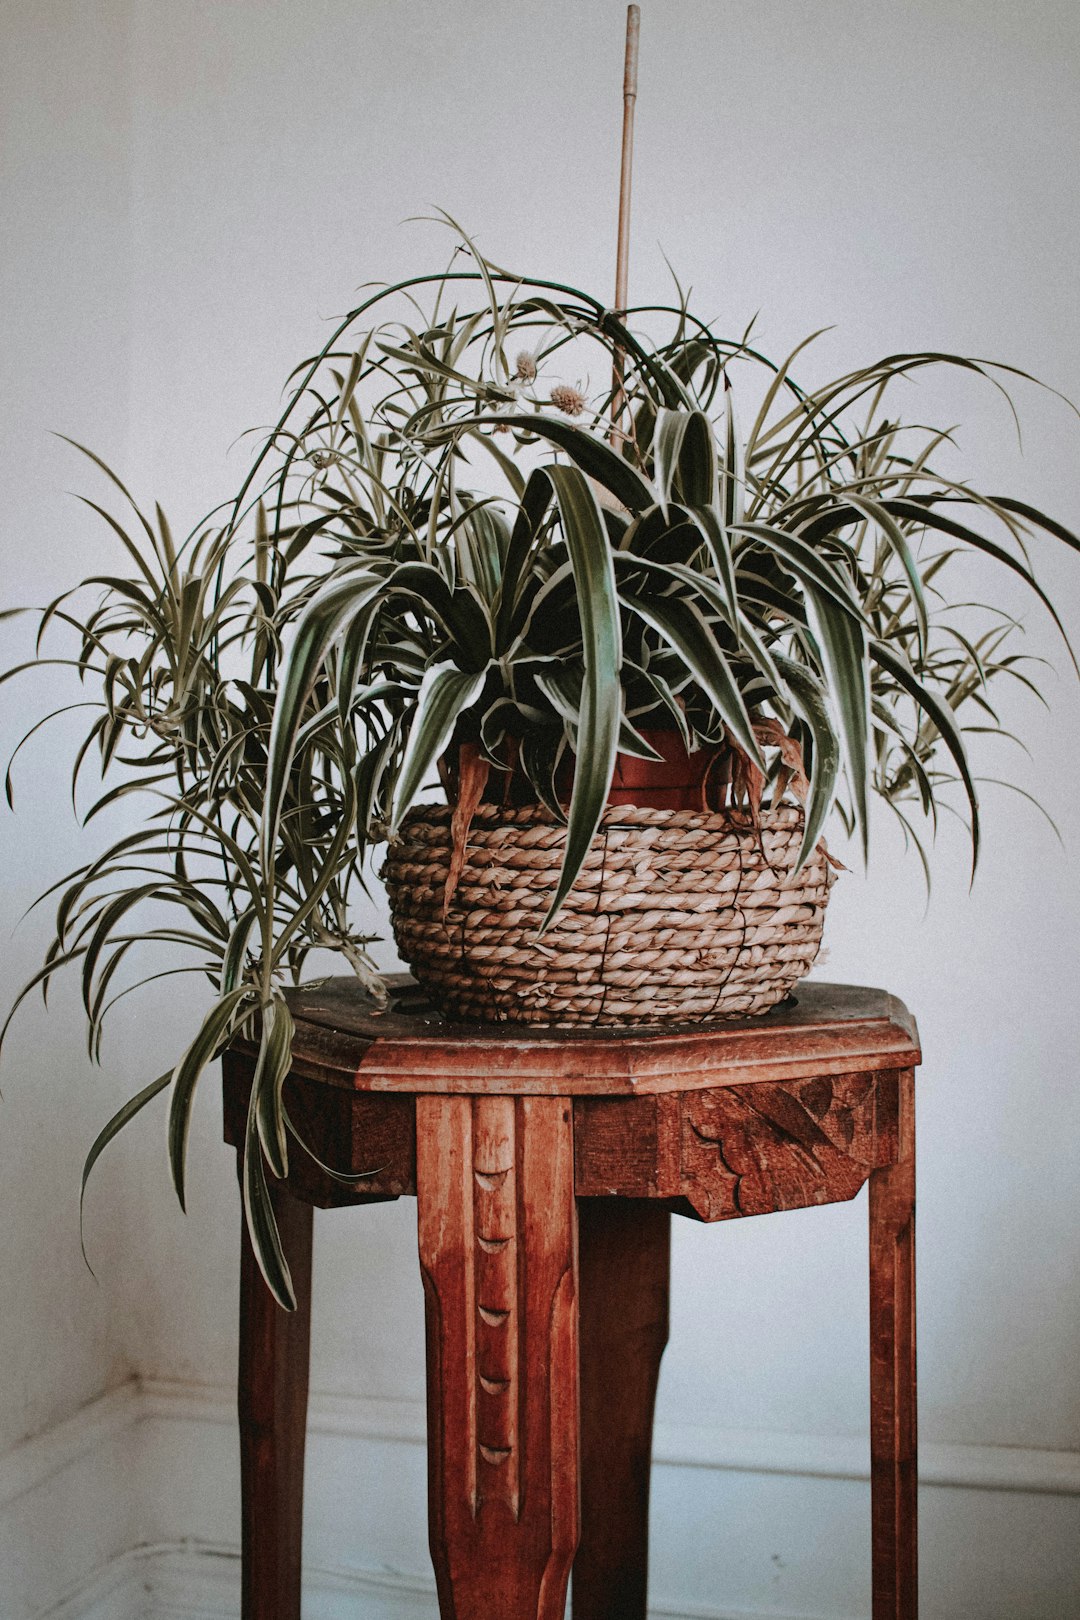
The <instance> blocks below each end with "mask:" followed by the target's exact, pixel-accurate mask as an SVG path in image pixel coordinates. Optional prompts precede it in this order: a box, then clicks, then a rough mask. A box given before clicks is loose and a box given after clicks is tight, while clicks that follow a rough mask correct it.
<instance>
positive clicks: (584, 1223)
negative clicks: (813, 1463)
mask: <svg viewBox="0 0 1080 1620" xmlns="http://www.w3.org/2000/svg"><path fill="white" fill-rule="evenodd" d="M578 1235H579V1242H580V1250H581V1259H580V1266H581V1282H580V1289H581V1546H580V1547H579V1548H578V1553H577V1557H576V1558H575V1560H574V1620H645V1598H646V1587H647V1582H648V1538H649V1473H650V1467H651V1463H652V1425H653V1407H654V1405H655V1402H656V1383H657V1379H658V1378H659V1376H660V1358H661V1356H662V1355H663V1353H664V1346H665V1345H666V1343H667V1337H668V1285H669V1278H670V1271H671V1216H670V1214H669V1213H668V1211H667V1210H666V1209H664V1208H662V1207H661V1206H660V1205H658V1204H655V1203H652V1202H650V1201H649V1200H648V1199H638V1198H582V1199H581V1200H580V1201H579V1203H578Z"/></svg>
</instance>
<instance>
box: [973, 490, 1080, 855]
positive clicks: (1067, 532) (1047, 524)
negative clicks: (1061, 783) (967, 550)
mask: <svg viewBox="0 0 1080 1620" xmlns="http://www.w3.org/2000/svg"><path fill="white" fill-rule="evenodd" d="M990 501H991V503H992V504H993V505H994V506H1000V507H1003V508H1004V509H1005V511H1006V512H1013V513H1015V515H1016V516H1017V517H1022V518H1026V519H1027V521H1028V522H1029V523H1034V524H1035V526H1036V527H1037V528H1039V529H1045V531H1046V533H1047V534H1052V535H1053V536H1054V537H1055V539H1058V540H1062V541H1064V543H1065V544H1066V545H1067V546H1071V547H1072V549H1073V551H1080V538H1077V536H1076V535H1075V534H1073V532H1072V530H1071V529H1067V528H1065V526H1064V524H1062V523H1058V522H1057V521H1056V520H1055V519H1054V518H1052V517H1047V515H1046V513H1045V512H1041V511H1040V510H1039V508H1038V507H1037V506H1029V505H1028V503H1027V502H1026V501H1014V500H1013V499H1012V497H1011V496H1009V495H991V496H990ZM1039 808H1040V810H1041V809H1042V806H1041V805H1040V806H1039ZM1055 831H1056V829H1055Z"/></svg>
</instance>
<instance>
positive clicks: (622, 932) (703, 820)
mask: <svg viewBox="0 0 1080 1620" xmlns="http://www.w3.org/2000/svg"><path fill="white" fill-rule="evenodd" d="M450 817H451V811H450V809H449V808H448V807H447V806H445V805H433V806H430V807H424V808H418V809H414V810H412V811H410V812H409V814H408V815H407V816H406V817H405V819H404V821H403V822H402V825H401V828H400V830H399V832H398V835H397V837H396V838H394V839H393V840H392V842H391V844H390V848H389V853H388V855H387V860H386V865H385V868H384V871H383V877H384V880H385V882H386V888H387V892H388V894H389V897H390V910H391V915H392V919H393V925H394V938H395V940H396V942H397V947H398V950H399V951H400V953H401V955H402V957H403V958H404V960H405V961H406V962H408V964H409V966H410V967H411V968H412V970H413V972H414V974H415V975H416V978H417V979H418V980H419V982H420V984H421V985H422V986H423V987H424V988H425V990H427V992H428V993H429V995H430V996H431V997H432V999H433V1000H434V1001H435V1002H436V1003H437V1004H438V1005H439V1006H440V1007H441V1008H442V1010H443V1012H444V1013H445V1014H446V1016H447V1017H449V1018H451V1019H455V1020H460V1021H464V1022H473V1021H479V1022H482V1023H514V1024H535V1025H562V1026H581V1025H598V1026H600V1025H609V1026H610V1025H619V1024H655V1023H672V1022H676V1023H704V1022H706V1021H709V1020H714V1019H726V1018H747V1017H752V1016H754V1015H756V1014H758V1013H764V1012H768V1010H769V1008H770V1007H774V1006H775V1005H776V1004H777V1002H779V1001H782V1000H783V999H784V997H785V996H786V995H787V994H788V993H789V991H790V990H791V988H792V986H793V985H795V984H797V983H798V981H799V980H800V979H801V978H802V977H803V975H804V974H805V973H807V972H808V971H809V969H810V968H811V966H812V965H813V962H814V958H815V957H816V956H817V953H818V947H819V946H820V944H821V930H822V925H823V923H824V918H825V906H826V903H827V901H828V898H829V889H830V888H831V886H832V882H833V878H834V873H833V871H832V869H831V867H830V865H829V861H828V858H827V856H826V854H825V846H824V844H823V843H819V844H818V846H817V848H816V849H815V850H814V852H813V853H812V855H811V856H810V857H809V859H808V860H807V862H806V864H805V865H804V866H803V868H802V870H801V871H800V872H799V873H798V874H797V875H796V874H795V863H796V861H797V859H798V854H799V848H800V845H801V842H802V830H803V816H802V811H801V810H799V809H797V808H796V807H794V806H789V805H781V806H779V807H778V808H777V809H774V810H769V811H764V812H763V813H762V815H761V819H760V824H759V826H758V827H757V828H755V827H753V826H752V825H751V824H750V822H749V818H748V817H746V816H743V815H739V814H738V813H735V814H730V813H727V812H725V813H721V814H717V813H714V812H709V811H698V810H655V809H642V808H637V807H635V806H631V805H617V806H609V808H608V809H607V810H606V811H605V812H604V817H603V820H602V821H601V824H600V830H599V832H598V833H597V836H596V838H595V839H594V840H593V845H592V848H591V849H590V850H589V853H588V856H587V857H586V860H585V865H584V867H583V869H582V872H581V874H580V876H579V877H578V880H577V882H576V883H575V884H574V887H573V889H572V890H571V892H570V894H569V895H568V896H567V899H566V901H565V902H564V904H563V907H562V909H561V911H560V912H559V914H558V916H557V917H556V918H555V920H554V922H553V923H552V925H551V927H550V928H549V929H548V931H547V933H546V934H545V935H544V936H543V938H542V939H539V940H538V939H537V937H536V933H537V929H538V928H539V926H540V923H541V922H542V921H543V918H544V915H545V913H546V911H547V908H548V905H549V903H550V900H551V896H552V894H553V892H554V889H555V884H556V882H557V879H558V874H559V869H560V867H561V865H562V857H563V849H564V847H565V843H566V828H565V827H564V826H563V824H562V823H561V822H560V821H558V820H557V819H556V818H555V817H554V816H553V815H552V814H551V813H550V811H548V810H546V809H544V808H543V807H542V806H540V805H528V806H525V807H522V808H518V809H510V808H503V807H501V806H498V805H483V804H482V805H480V807H479V808H478V809H477V811H476V815H475V817H474V819H473V823H472V826H471V828H470V831H469V836H468V841H467V847H466V854H465V864H464V866H463V868H462V872H461V878H460V881H459V883H458V886H457V889H456V891H455V893H454V895H453V897H452V899H451V901H450V904H449V907H448V908H446V911H445V915H444V901H443V897H444V894H445V891H446V883H447V878H448V876H449V872H450V853H451V840H450Z"/></svg>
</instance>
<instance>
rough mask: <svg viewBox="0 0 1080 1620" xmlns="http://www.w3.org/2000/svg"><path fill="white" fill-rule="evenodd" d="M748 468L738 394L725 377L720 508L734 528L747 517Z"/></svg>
mask: <svg viewBox="0 0 1080 1620" xmlns="http://www.w3.org/2000/svg"><path fill="white" fill-rule="evenodd" d="M745 493H746V470H745V468H744V466H743V452H742V446H741V445H740V443H739V433H738V428H737V426H736V422H735V398H734V393H733V391H732V387H731V383H730V381H729V380H728V379H727V378H726V377H725V379H724V459H723V462H722V465H721V468H720V511H721V512H722V514H723V518H724V523H725V524H726V526H727V527H728V528H729V529H730V528H732V527H733V526H734V525H735V524H736V523H741V522H742V520H743V509H744V506H745Z"/></svg>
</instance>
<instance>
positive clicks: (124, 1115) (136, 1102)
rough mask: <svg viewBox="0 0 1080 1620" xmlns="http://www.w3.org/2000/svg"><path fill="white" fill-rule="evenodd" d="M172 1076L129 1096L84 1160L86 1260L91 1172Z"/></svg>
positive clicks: (82, 1198) (81, 1208) (81, 1234)
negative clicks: (86, 1214)
mask: <svg viewBox="0 0 1080 1620" xmlns="http://www.w3.org/2000/svg"><path fill="white" fill-rule="evenodd" d="M172 1077H173V1071H172V1070H171V1069H169V1070H167V1071H166V1073H165V1074H159V1075H158V1077H157V1079H156V1080H151V1082H150V1084H149V1085H148V1086H144V1087H143V1089H142V1090H141V1091H137V1092H136V1093H135V1095H134V1097H129V1098H128V1100H127V1102H126V1103H124V1105H123V1107H122V1108H118V1109H117V1110H116V1113H115V1114H114V1115H113V1116H112V1118H111V1119H110V1120H109V1122H108V1123H107V1124H106V1125H104V1126H102V1128H101V1130H100V1131H99V1132H98V1134H97V1136H95V1138H94V1141H93V1145H92V1146H91V1148H90V1151H89V1153H88V1154H87V1155H86V1159H85V1160H84V1162H83V1168H82V1178H81V1180H80V1182H79V1242H80V1245H81V1247H82V1255H83V1259H84V1260H86V1235H85V1231H84V1225H83V1212H84V1206H85V1203H86V1184H87V1182H88V1181H89V1180H90V1175H91V1172H92V1171H93V1168H94V1166H95V1164H97V1162H98V1160H99V1159H100V1158H101V1155H102V1154H103V1153H104V1151H105V1149H106V1148H107V1147H108V1145H109V1143H110V1142H111V1141H112V1140H113V1138H114V1137H116V1136H119V1134H120V1132H121V1131H122V1130H123V1128H124V1126H125V1125H127V1124H128V1123H129V1122H130V1121H131V1120H133V1119H134V1118H135V1115H136V1114H138V1113H140V1112H141V1111H142V1109H144V1108H145V1107H146V1105H147V1103H148V1102H152V1101H153V1100H154V1098H155V1097H157V1096H159V1095H160V1094H161V1092H163V1091H164V1090H165V1087H166V1086H167V1085H168V1084H169V1081H170V1080H171V1079H172ZM89 1263H90V1262H89V1260H87V1265H89Z"/></svg>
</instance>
